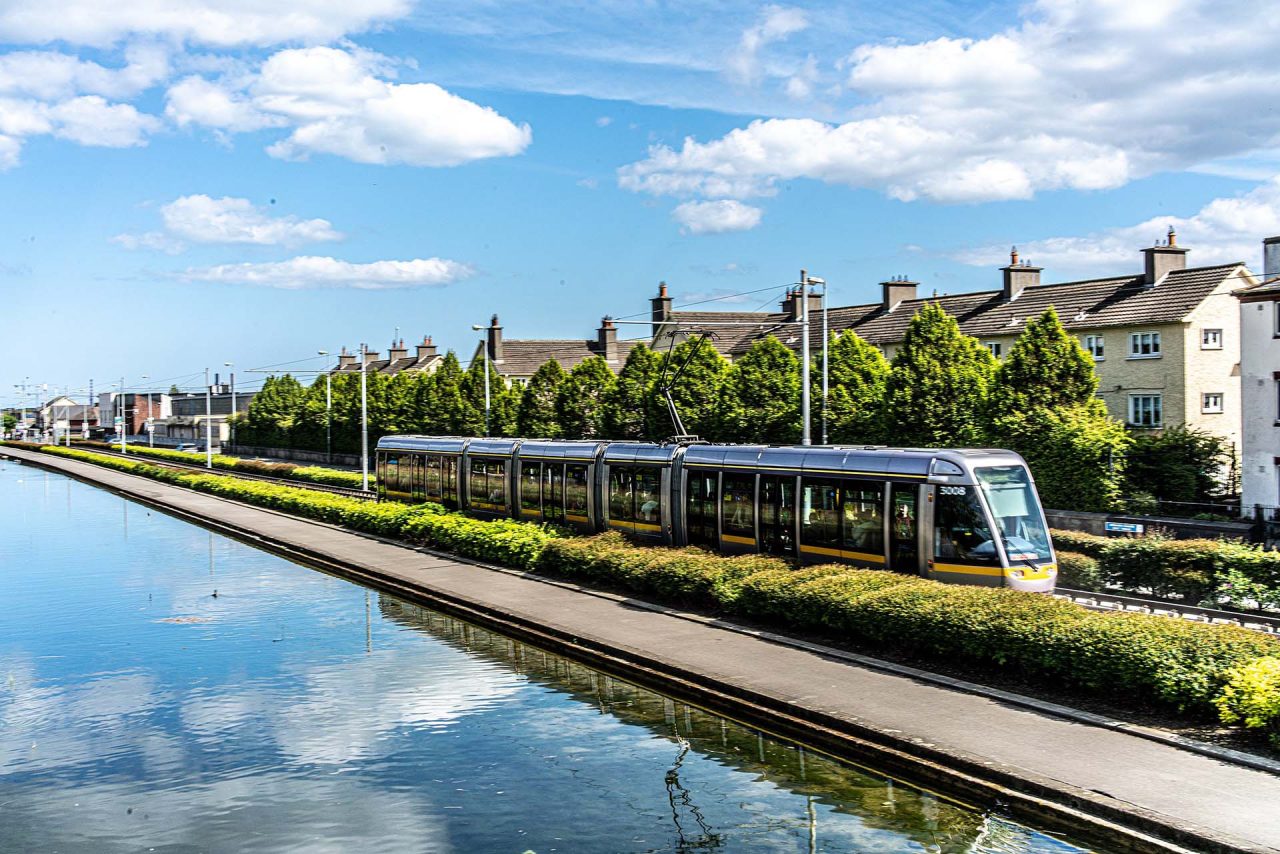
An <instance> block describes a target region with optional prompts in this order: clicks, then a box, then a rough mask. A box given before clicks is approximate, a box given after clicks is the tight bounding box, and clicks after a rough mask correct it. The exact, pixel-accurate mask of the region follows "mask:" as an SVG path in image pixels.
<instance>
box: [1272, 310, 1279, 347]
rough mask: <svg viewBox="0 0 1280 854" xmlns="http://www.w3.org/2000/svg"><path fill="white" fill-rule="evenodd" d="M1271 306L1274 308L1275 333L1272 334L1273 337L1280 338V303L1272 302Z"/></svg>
mask: <svg viewBox="0 0 1280 854" xmlns="http://www.w3.org/2000/svg"><path fill="white" fill-rule="evenodd" d="M1272 305H1273V306H1275V322H1276V323H1275V332H1274V333H1272V334H1273V335H1275V337H1277V338H1280V302H1273V303H1272Z"/></svg>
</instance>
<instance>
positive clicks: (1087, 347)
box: [1084, 335, 1107, 362]
mask: <svg viewBox="0 0 1280 854" xmlns="http://www.w3.org/2000/svg"><path fill="white" fill-rule="evenodd" d="M1084 351H1085V352H1086V353H1088V354H1089V355H1090V356H1092V357H1093V360H1094V361H1095V362H1105V361H1106V360H1107V337H1106V336H1105V335H1086V336H1084Z"/></svg>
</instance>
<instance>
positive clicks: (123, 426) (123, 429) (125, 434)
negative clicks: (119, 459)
mask: <svg viewBox="0 0 1280 854" xmlns="http://www.w3.org/2000/svg"><path fill="white" fill-rule="evenodd" d="M205 373H208V371H205ZM128 421H129V413H128V407H126V406H125V402H124V377H121V378H120V453H122V454H127V453H129V424H128Z"/></svg>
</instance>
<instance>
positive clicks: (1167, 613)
mask: <svg viewBox="0 0 1280 854" xmlns="http://www.w3.org/2000/svg"><path fill="white" fill-rule="evenodd" d="M1053 595H1054V596H1055V597H1057V598H1059V599H1066V600H1067V601H1068V602H1073V603H1075V604H1077V605H1080V606H1081V607H1084V608H1088V609H1089V610H1091V611H1104V612H1112V613H1114V612H1117V611H1119V612H1123V613H1131V614H1152V615H1154V616H1158V617H1171V618H1175V619H1183V620H1189V621H1191V622H1195V623H1209V624H1212V625H1224V626H1240V627H1241V628H1245V629H1252V630H1253V631H1257V632H1262V633H1264V634H1269V635H1274V636H1277V637H1280V617H1272V616H1267V615H1265V614H1250V613H1245V612H1241V611H1224V610H1221V609H1218V608H1201V607H1198V606H1195V605H1187V604H1184V603H1182V602H1174V601H1172V600H1169V599H1157V598H1152V597H1144V596H1124V595H1121V594H1118V593H1098V592H1095V591H1092V590H1072V589H1070V588H1066V587H1058V588H1055V589H1054V591H1053Z"/></svg>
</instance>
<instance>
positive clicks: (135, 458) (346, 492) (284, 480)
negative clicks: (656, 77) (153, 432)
mask: <svg viewBox="0 0 1280 854" xmlns="http://www.w3.org/2000/svg"><path fill="white" fill-rule="evenodd" d="M85 450H91V451H92V452H93V453H95V454H102V455H103V456H106V457H117V458H119V459H125V460H129V461H131V462H143V463H146V464H147V465H153V466H159V467H161V468H167V469H173V470H175V471H188V472H191V473H193V474H217V475H225V476H227V477H239V478H244V479H245V480H257V481H261V482H263V483H273V484H276V485H277V486H292V487H296V488H299V489H313V490H315V491H317V492H328V493H332V494H334V495H341V496H344V497H346V498H358V499H360V500H362V501H376V500H377V498H378V494H377V493H376V492H373V491H372V490H370V491H365V490H363V489H354V488H352V487H347V486H334V485H332V484H328V483H315V482H314V481H309V480H298V479H296V478H288V477H271V476H270V475H265V474H252V473H250V472H241V471H235V470H234V469H211V468H207V467H205V466H200V465H187V464H186V463H179V462H174V461H172V460H162V459H158V458H156V457H149V456H144V455H142V454H127V453H121V452H120V451H107V450H103V449H101V448H97V447H94V448H86V449H85Z"/></svg>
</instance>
